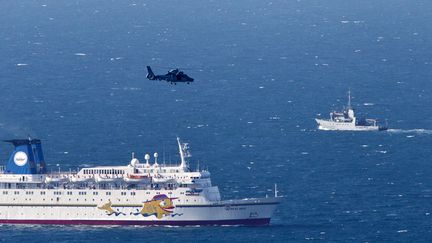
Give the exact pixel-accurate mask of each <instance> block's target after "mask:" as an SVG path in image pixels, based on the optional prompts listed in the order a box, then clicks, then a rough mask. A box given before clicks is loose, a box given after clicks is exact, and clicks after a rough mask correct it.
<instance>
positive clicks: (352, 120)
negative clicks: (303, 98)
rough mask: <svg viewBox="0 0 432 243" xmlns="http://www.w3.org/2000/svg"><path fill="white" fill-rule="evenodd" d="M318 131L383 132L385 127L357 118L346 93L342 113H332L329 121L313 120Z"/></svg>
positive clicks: (370, 120)
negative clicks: (346, 99)
mask: <svg viewBox="0 0 432 243" xmlns="http://www.w3.org/2000/svg"><path fill="white" fill-rule="evenodd" d="M315 121H316V122H317V124H318V129H320V130H329V131H338V130H339V131H384V130H387V126H379V125H378V122H377V120H376V119H370V118H369V119H366V118H361V119H359V118H357V117H356V116H355V113H354V109H353V108H352V106H351V92H350V91H348V106H347V107H346V108H345V109H344V110H343V111H342V112H336V111H333V112H331V113H330V119H315Z"/></svg>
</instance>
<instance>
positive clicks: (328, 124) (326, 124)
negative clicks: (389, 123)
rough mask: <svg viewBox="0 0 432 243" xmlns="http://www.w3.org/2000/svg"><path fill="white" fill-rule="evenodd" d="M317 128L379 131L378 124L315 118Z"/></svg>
mask: <svg viewBox="0 0 432 243" xmlns="http://www.w3.org/2000/svg"><path fill="white" fill-rule="evenodd" d="M315 121H316V122H317V123H318V129H319V130H325V131H380V130H384V129H382V128H381V127H380V126H359V125H356V124H355V123H353V122H334V121H329V120H323V119H315Z"/></svg>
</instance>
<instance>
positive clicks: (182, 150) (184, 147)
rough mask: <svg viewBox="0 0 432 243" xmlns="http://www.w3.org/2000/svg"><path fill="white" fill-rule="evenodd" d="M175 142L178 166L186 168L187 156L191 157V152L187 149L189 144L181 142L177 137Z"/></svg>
mask: <svg viewBox="0 0 432 243" xmlns="http://www.w3.org/2000/svg"><path fill="white" fill-rule="evenodd" d="M177 143H178V147H179V153H180V159H181V164H180V167H182V168H188V167H189V164H188V161H187V158H190V157H192V155H191V153H190V152H189V150H188V149H189V146H188V144H187V143H181V142H180V138H179V137H177Z"/></svg>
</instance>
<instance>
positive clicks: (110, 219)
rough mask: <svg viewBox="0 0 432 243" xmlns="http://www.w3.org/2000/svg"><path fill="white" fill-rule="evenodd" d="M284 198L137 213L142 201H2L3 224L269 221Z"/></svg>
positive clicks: (195, 223) (140, 223) (183, 206)
mask: <svg viewBox="0 0 432 243" xmlns="http://www.w3.org/2000/svg"><path fill="white" fill-rule="evenodd" d="M279 202H280V198H263V199H250V200H233V201H221V202H219V203H213V204H201V205H198V204H196V205H192V204H191V205H180V204H179V205H175V206H174V210H173V211H172V213H170V214H169V215H164V216H163V217H161V218H158V217H157V215H148V216H145V215H142V214H140V213H137V212H138V211H139V210H140V209H141V207H142V206H141V205H115V204H113V205H112V207H113V208H115V210H116V212H118V213H114V214H108V213H107V212H106V211H103V210H100V209H98V207H97V205H95V204H83V205H73V204H29V203H23V204H21V205H17V204H5V203H2V204H1V205H0V217H1V218H0V223H2V224H64V225H71V224H84V225H172V226H182V225H267V224H269V223H270V218H271V216H272V214H273V212H274V211H275V209H276V206H277V205H278V204H279Z"/></svg>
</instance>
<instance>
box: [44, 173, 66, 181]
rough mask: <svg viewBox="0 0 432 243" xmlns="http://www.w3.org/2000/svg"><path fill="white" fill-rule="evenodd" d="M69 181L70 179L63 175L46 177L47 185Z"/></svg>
mask: <svg viewBox="0 0 432 243" xmlns="http://www.w3.org/2000/svg"><path fill="white" fill-rule="evenodd" d="M67 180H68V178H67V177H65V176H62V175H47V176H46V177H45V183H59V182H65V181H67Z"/></svg>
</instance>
